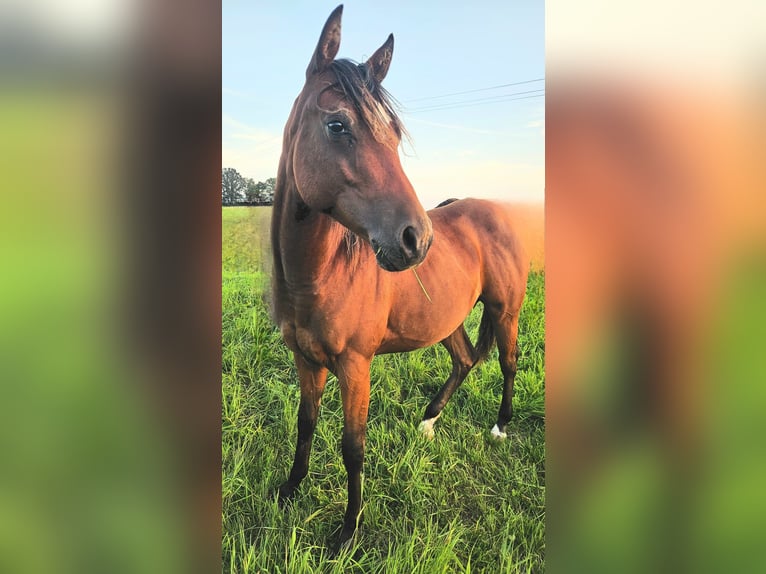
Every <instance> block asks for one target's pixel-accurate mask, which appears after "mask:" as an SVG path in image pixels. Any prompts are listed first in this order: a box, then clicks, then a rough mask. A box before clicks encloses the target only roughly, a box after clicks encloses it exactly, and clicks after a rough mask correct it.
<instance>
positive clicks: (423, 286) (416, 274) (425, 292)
mask: <svg viewBox="0 0 766 574" xmlns="http://www.w3.org/2000/svg"><path fill="white" fill-rule="evenodd" d="M412 272H413V273H414V274H415V279H417V280H418V285H420V288H421V289H422V290H423V293H424V294H425V296H426V299H428V302H429V303H433V301H431V297H430V296H429V295H428V291H426V288H425V285H423V282H422V281H421V280H420V277H418V272H417V271H415V268H414V267H413V268H412Z"/></svg>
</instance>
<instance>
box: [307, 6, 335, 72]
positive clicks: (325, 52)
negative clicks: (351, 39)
mask: <svg viewBox="0 0 766 574" xmlns="http://www.w3.org/2000/svg"><path fill="white" fill-rule="evenodd" d="M342 15H343V4H341V5H340V6H338V7H337V8H336V9H335V10H333V11H332V14H330V17H329V18H328V19H327V22H325V25H324V28H322V35H321V36H319V43H318V44H317V47H316V50H314V55H313V56H312V57H311V62H310V63H309V67H308V69H307V70H306V77H307V78H308V77H309V76H311V75H312V74H318V73H319V72H323V71H324V70H325V69H326V68H327V66H329V65H330V62H332V61H333V60H334V59H335V55H336V54H337V53H338V48H340V17H341V16H342Z"/></svg>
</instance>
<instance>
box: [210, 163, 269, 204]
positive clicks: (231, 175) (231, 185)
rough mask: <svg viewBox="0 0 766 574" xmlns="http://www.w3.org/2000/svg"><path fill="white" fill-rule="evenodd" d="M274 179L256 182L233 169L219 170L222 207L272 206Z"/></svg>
mask: <svg viewBox="0 0 766 574" xmlns="http://www.w3.org/2000/svg"><path fill="white" fill-rule="evenodd" d="M276 181H277V180H276V179H275V178H273V177H270V178H269V179H267V180H266V181H258V182H256V181H255V180H253V179H252V178H250V177H243V176H242V175H241V174H240V173H239V172H238V171H237V170H236V169H234V168H233V167H225V168H223V170H221V199H222V203H223V205H273V203H274V185H275V184H276Z"/></svg>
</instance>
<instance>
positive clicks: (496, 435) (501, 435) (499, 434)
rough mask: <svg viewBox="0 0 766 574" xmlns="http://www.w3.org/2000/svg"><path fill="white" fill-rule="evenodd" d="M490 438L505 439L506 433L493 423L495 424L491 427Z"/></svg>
mask: <svg viewBox="0 0 766 574" xmlns="http://www.w3.org/2000/svg"><path fill="white" fill-rule="evenodd" d="M492 438H494V439H496V440H505V439H506V438H508V435H507V434H505V433H504V432H500V428H499V427H498V426H497V424H495V426H493V427H492Z"/></svg>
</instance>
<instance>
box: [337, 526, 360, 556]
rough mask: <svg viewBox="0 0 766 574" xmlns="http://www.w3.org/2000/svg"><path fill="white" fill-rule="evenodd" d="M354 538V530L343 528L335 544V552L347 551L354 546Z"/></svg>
mask: <svg viewBox="0 0 766 574" xmlns="http://www.w3.org/2000/svg"><path fill="white" fill-rule="evenodd" d="M355 538H356V530H351V529H348V530H347V529H346V528H343V529H342V530H341V531H340V536H339V537H338V541H337V544H336V546H335V554H340V553H341V552H347V551H349V550H351V548H352V547H353V546H354V539H355Z"/></svg>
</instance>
